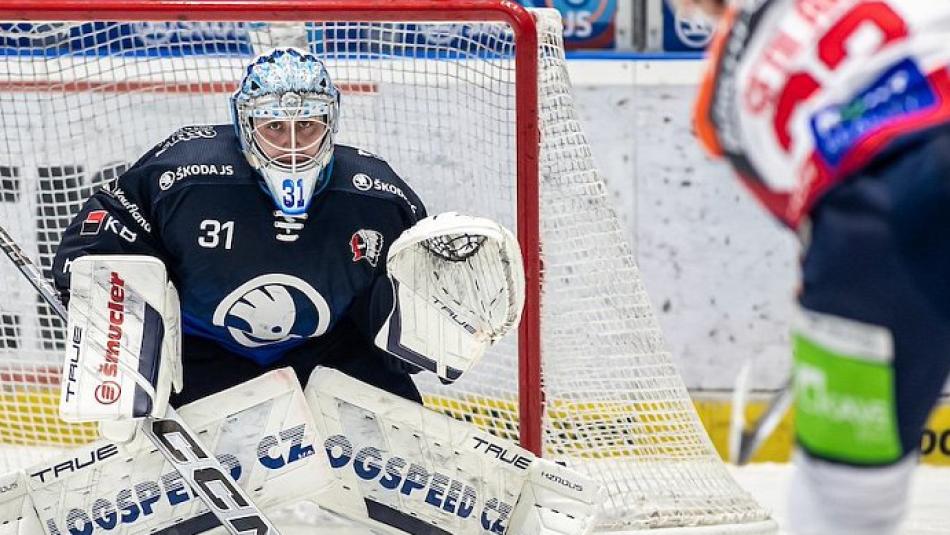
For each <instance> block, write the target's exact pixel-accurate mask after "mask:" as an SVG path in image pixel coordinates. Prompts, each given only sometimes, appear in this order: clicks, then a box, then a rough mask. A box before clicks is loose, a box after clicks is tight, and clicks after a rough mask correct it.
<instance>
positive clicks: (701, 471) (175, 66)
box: [0, 11, 768, 532]
mask: <svg viewBox="0 0 950 535" xmlns="http://www.w3.org/2000/svg"><path fill="white" fill-rule="evenodd" d="M537 15H538V17H537V19H538V27H539V34H540V42H541V46H540V50H539V57H540V60H541V68H540V72H539V77H538V83H539V87H540V102H539V104H540V110H541V117H540V120H541V130H542V147H541V152H540V160H541V167H542V176H541V180H542V183H541V192H542V193H541V210H542V240H541V244H540V245H539V246H540V247H541V250H542V255H543V266H544V274H543V279H544V284H543V297H542V307H541V311H540V312H541V325H542V340H543V343H542V348H541V349H542V351H541V354H542V366H543V384H544V399H545V400H546V410H545V416H544V420H543V423H535V424H531V423H525V424H524V425H543V438H544V448H545V451H544V454H545V455H546V456H548V457H551V458H554V459H556V460H561V461H565V462H567V463H569V464H570V465H571V466H574V467H576V468H578V469H581V470H583V471H585V472H588V473H590V474H591V475H593V476H594V477H596V478H598V479H600V480H601V481H603V482H604V483H605V485H606V487H607V489H608V493H609V499H608V501H607V502H606V503H605V504H604V515H603V526H602V529H603V530H618V531H619V530H625V531H632V530H637V529H646V528H655V527H667V526H702V525H719V524H742V523H744V524H745V525H747V526H748V525H750V524H755V523H757V522H763V521H766V520H767V518H768V517H767V514H766V513H764V512H763V511H762V510H761V509H760V508H759V507H758V505H757V504H756V503H755V502H754V500H752V499H751V497H749V496H748V495H747V494H746V493H745V492H744V491H742V490H741V489H740V488H739V487H738V486H737V485H736V484H735V483H734V482H733V480H732V479H731V477H730V476H729V474H728V473H727V471H726V469H725V467H724V465H723V464H722V463H721V462H720V461H719V459H718V457H717V456H716V454H715V451H714V450H713V448H712V446H711V444H710V442H709V440H708V438H707V437H706V434H705V432H704V430H703V428H702V426H701V424H700V422H699V420H698V418H697V416H696V414H695V412H694V410H693V408H692V405H691V403H690V400H689V396H688V393H687V392H686V390H685V388H684V386H683V384H682V381H681V380H680V378H679V376H678V374H677V372H676V370H675V369H674V367H673V366H672V364H671V362H670V356H669V354H668V353H667V352H666V350H665V349H664V344H663V339H662V334H661V333H660V330H659V328H658V325H657V322H656V318H655V317H654V314H653V312H652V310H651V308H650V304H649V300H648V298H647V296H646V294H645V292H644V290H643V288H642V286H641V284H640V277H639V272H638V270H637V267H636V265H635V264H634V261H633V257H632V254H631V252H630V249H629V247H628V245H627V244H626V243H625V241H624V237H623V233H622V230H621V227H620V224H619V222H618V219H617V217H616V216H615V214H614V212H613V211H612V209H611V208H610V206H609V203H608V200H607V197H606V192H605V188H604V184H603V181H602V180H601V178H600V177H599V176H598V174H597V171H596V169H594V166H593V161H592V158H591V153H590V149H589V146H588V144H587V141H586V138H585V136H584V134H583V132H582V131H581V128H580V126H579V123H578V120H577V116H576V112H575V110H574V106H573V101H572V97H571V92H570V83H569V80H568V78H567V74H566V70H565V63H564V57H563V47H562V44H561V38H560V30H561V25H560V20H559V19H558V17H557V14H556V13H554V12H547V11H545V12H539V13H538V14H537ZM515 42H516V41H515V39H514V37H513V34H512V30H511V28H509V27H508V26H507V25H504V24H495V23H491V24H489V23H481V24H471V23H465V24H462V23H459V24H426V23H399V22H392V23H357V22H353V23H306V24H295V25H268V24H263V23H261V24H246V23H239V24H238V23H177V22H176V23H123V24H116V23H85V24H73V23H70V24H60V23H43V24H25V23H20V24H2V25H0V54H3V55H4V56H5V57H3V58H2V61H0V117H2V126H0V224H2V225H3V226H4V227H5V228H7V230H8V231H9V232H10V233H11V234H12V235H13V237H14V238H15V239H16V240H18V242H19V243H20V244H21V245H22V246H23V247H24V249H26V251H27V253H28V254H29V255H30V256H31V257H32V258H34V260H35V261H36V262H37V263H38V265H39V266H41V268H43V269H44V270H45V273H46V275H47V276H49V271H48V270H49V268H50V265H51V260H52V255H53V252H54V251H55V247H56V244H57V242H58V239H59V235H60V233H61V231H62V229H63V228H64V227H65V225H66V224H67V222H68V221H69V220H70V218H71V216H72V215H73V214H75V213H76V212H77V210H78V208H79V207H80V205H81V203H82V202H83V200H84V199H85V198H86V197H87V196H88V195H89V193H90V192H91V191H92V190H93V189H94V188H96V187H98V186H100V185H101V184H103V183H106V182H108V181H109V180H112V179H114V178H115V177H117V176H118V175H119V174H121V172H122V171H123V170H124V169H125V168H126V167H127V166H128V165H130V163H131V162H134V161H135V160H136V159H137V158H138V157H139V156H140V155H141V154H142V153H144V152H145V151H146V150H147V149H148V148H149V147H151V146H152V145H154V144H155V143H157V142H159V141H160V140H162V139H163V138H165V137H167V136H168V135H169V134H170V133H171V132H173V131H175V130H176V129H177V128H179V127H181V126H183V125H188V124H214V123H225V122H229V120H230V119H229V117H228V110H227V93H228V92H229V91H231V90H232V88H233V87H234V85H235V83H236V81H237V80H238V79H239V78H240V76H241V73H242V67H243V65H244V64H245V63H246V62H247V60H248V59H249V58H250V57H251V56H252V54H253V53H255V52H259V51H261V49H262V48H266V47H268V46H273V45H274V44H294V43H296V44H304V45H306V46H309V48H310V49H311V50H312V51H314V52H315V53H317V54H318V55H320V56H321V57H323V58H325V59H326V60H327V62H328V68H329V71H330V73H331V75H332V76H333V77H334V79H335V81H336V82H337V84H338V85H339V86H340V87H341V89H342V90H343V93H344V95H343V104H342V123H341V129H340V132H341V139H340V141H341V142H342V143H345V144H352V145H355V146H358V147H361V148H364V149H367V150H369V151H372V152H375V153H377V154H380V155H382V156H383V157H384V158H386V159H387V160H388V161H389V162H390V163H391V165H392V166H393V168H394V169H395V170H396V171H397V172H399V173H400V174H401V175H402V176H403V177H404V178H406V180H407V182H409V184H411V185H412V186H413V187H414V189H416V191H417V192H418V193H419V195H420V196H421V198H422V199H423V200H424V201H425V202H426V205H427V208H428V209H429V212H430V213H438V212H441V211H447V210H455V211H459V212H462V213H466V214H471V215H478V216H484V217H489V218H492V219H494V220H496V221H499V222H501V223H503V224H504V225H506V226H507V227H509V228H511V229H515V228H516V219H515V217H516V213H517V210H518V207H517V202H516V166H517V162H518V158H519V156H521V157H528V156H530V155H526V154H525V153H524V152H523V151H522V153H521V154H519V153H518V150H517V149H516V145H515V135H516V121H515V95H516V92H517V91H518V89H519V88H518V86H517V84H516V83H515V65H514V60H513V57H514V56H513V49H514V46H515ZM517 342H518V341H517V337H514V336H512V337H509V338H508V339H506V340H504V341H503V342H502V343H500V344H498V345H497V346H495V347H494V348H493V349H492V350H491V351H490V353H489V354H488V355H487V356H486V357H485V358H484V359H483V361H482V362H481V363H480V364H479V365H478V366H477V368H476V369H474V370H473V371H472V372H470V373H468V374H467V375H465V376H464V377H463V378H462V379H460V380H459V381H458V382H456V383H455V384H454V385H452V386H450V387H444V386H442V385H440V384H439V382H438V381H437V380H436V379H435V378H434V377H433V376H428V377H426V376H424V375H420V376H417V377H418V380H417V382H418V383H419V384H420V387H421V388H422V390H423V391H424V393H425V397H426V403H427V404H428V405H429V406H431V407H433V408H437V409H440V410H444V411H446V412H448V413H450V414H452V415H454V416H456V417H459V418H462V419H465V420H467V421H470V422H472V423H474V424H476V425H479V426H482V427H484V428H485V429H487V430H489V431H490V432H493V433H496V434H498V435H501V436H504V437H506V438H509V439H513V440H518V426H519V418H518V415H517V407H518V404H517V393H518V381H517V374H518V356H517V355H518V352H517ZM62 350H63V333H62V325H61V324H60V322H59V321H58V320H55V319H53V318H52V316H51V314H50V313H49V310H48V309H47V308H46V307H45V306H44V305H42V304H41V303H40V302H39V300H38V297H36V295H35V292H34V290H32V288H31V287H30V286H29V285H28V284H26V283H25V282H24V281H23V280H22V277H21V276H20V275H18V273H17V272H16V270H15V269H13V268H12V266H11V265H8V264H7V263H6V262H4V263H0V366H2V368H0V439H2V440H0V442H3V443H6V444H8V445H18V446H21V447H22V446H32V445H43V446H54V447H68V446H70V445H73V444H76V443H79V442H84V441H87V440H89V439H90V438H92V437H93V436H94V432H93V430H92V429H91V428H88V427H70V426H67V425H66V424H65V423H63V422H61V421H60V420H59V419H58V418H57V417H56V415H55V404H56V401H57V395H58V394H57V392H56V384H57V381H58V379H57V373H58V366H59V362H60V359H61V356H60V355H61V353H62ZM537 387H538V388H540V385H537ZM11 447H12V446H11ZM8 451H14V450H8ZM15 451H16V452H17V453H15V454H10V455H7V456H6V457H5V458H3V457H0V469H4V468H10V467H13V466H17V465H22V464H25V463H26V462H30V461H33V460H34V459H28V458H25V457H24V456H23V455H21V454H20V452H22V451H23V450H22V448H21V449H17V450H15ZM30 451H35V450H33V449H31V450H30ZM4 465H5V466H4ZM766 524H767V523H766ZM763 529H764V530H766V531H768V526H766V527H765V528H763ZM737 532H738V531H737ZM742 532H749V531H745V530H744V531H742Z"/></svg>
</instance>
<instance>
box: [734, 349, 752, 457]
mask: <svg viewBox="0 0 950 535" xmlns="http://www.w3.org/2000/svg"><path fill="white" fill-rule="evenodd" d="M751 375H752V361H751V360H747V361H745V363H743V364H742V368H740V369H739V373H738V374H737V375H736V383H735V386H734V387H733V389H732V414H731V416H730V418H729V462H730V463H732V464H739V450H740V449H741V446H742V440H743V439H742V436H743V433H744V432H745V426H746V420H745V409H746V405H747V404H748V402H749V377H751Z"/></svg>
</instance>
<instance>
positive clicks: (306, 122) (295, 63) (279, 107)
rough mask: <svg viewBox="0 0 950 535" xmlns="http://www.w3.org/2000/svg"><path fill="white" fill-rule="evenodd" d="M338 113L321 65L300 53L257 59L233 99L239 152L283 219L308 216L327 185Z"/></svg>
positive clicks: (335, 95)
mask: <svg viewBox="0 0 950 535" xmlns="http://www.w3.org/2000/svg"><path fill="white" fill-rule="evenodd" d="M339 113H340V92H339V91H338V90H337V88H336V87H335V86H334V85H333V82H332V81H331V80H330V75H329V74H328V73H327V70H326V67H325V66H324V65H323V62H322V61H320V60H319V59H317V57H316V56H314V55H313V54H310V53H307V52H303V51H301V50H298V49H296V48H278V49H276V50H274V51H272V52H269V53H267V54H262V55H261V56H258V58H257V59H255V60H254V62H252V63H251V64H250V65H249V66H248V67H247V72H246V74H245V76H244V79H243V80H241V83H240V85H239V86H238V89H237V91H236V92H235V93H234V95H232V97H231V114H232V116H233V119H234V127H235V129H236V130H237V135H238V139H240V140H241V150H242V151H243V152H244V156H245V157H246V158H247V161H248V162H249V163H250V164H251V167H253V168H254V169H255V170H256V171H257V172H258V173H260V174H261V176H262V177H263V179H264V184H265V185H266V186H267V192H268V193H269V194H270V195H271V197H272V198H273V199H274V202H275V204H276V205H277V207H278V208H279V209H280V210H281V211H282V212H284V213H285V214H288V215H295V214H302V213H304V212H306V211H307V207H309V206H310V201H311V200H312V199H313V197H314V195H316V194H317V193H319V192H320V190H322V189H323V187H324V186H326V184H327V182H328V181H329V177H330V171H331V169H332V161H333V136H334V134H336V132H337V124H338V118H339Z"/></svg>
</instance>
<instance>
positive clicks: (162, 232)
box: [53, 125, 426, 404]
mask: <svg viewBox="0 0 950 535" xmlns="http://www.w3.org/2000/svg"><path fill="white" fill-rule="evenodd" d="M331 165H332V167H331V170H330V177H329V180H328V181H327V183H326V186H325V187H324V188H323V190H322V191H320V192H318V193H317V194H316V196H315V198H314V199H313V201H312V203H311V205H310V207H309V209H308V210H307V212H306V213H305V214H301V215H297V216H287V215H284V214H283V213H282V212H280V211H279V210H277V208H276V205H275V203H274V201H273V199H272V198H271V197H270V195H269V194H268V193H267V191H266V190H265V188H264V186H263V183H262V181H261V179H260V178H259V177H258V175H257V173H256V172H255V171H254V170H253V169H252V168H251V167H250V166H249V164H248V163H247V161H246V160H245V158H244V155H243V154H242V153H241V151H240V145H239V143H238V140H237V138H236V135H235V132H234V128H233V126H231V125H217V126H192V127H185V128H182V129H181V130H179V131H177V132H176V133H175V134H173V135H172V136H171V137H169V138H168V139H166V140H165V141H164V142H162V143H160V144H159V145H157V146H156V147H154V148H153V149H152V150H151V151H149V152H148V153H147V154H146V155H145V156H143V157H142V158H141V159H140V160H139V161H138V162H137V163H135V164H134V165H133V166H132V167H131V168H130V169H129V170H128V171H127V172H126V173H124V174H123V175H122V176H121V177H120V178H119V179H118V180H117V181H116V183H115V184H114V185H111V186H110V187H108V188H104V189H102V190H99V191H97V192H96V193H95V194H93V195H92V196H91V197H90V198H89V200H88V201H87V202H86V204H85V205H84V206H83V208H82V210H81V211H80V212H79V214H78V215H77V216H76V218H75V219H74V220H73V221H72V223H71V224H70V225H69V226H68V227H67V228H66V230H65V232H64V234H63V239H62V241H61V243H60V246H59V249H58V250H57V253H56V258H55V260H54V264H53V270H54V276H55V282H56V285H57V287H58V289H59V290H60V291H61V292H63V294H64V296H68V290H69V266H70V263H71V262H72V261H73V260H75V259H76V258H77V257H79V256H82V255H87V254H141V255H151V256H155V257H157V258H159V259H161V260H163V261H164V262H165V265H166V266H167V268H168V272H169V276H170V278H171V279H172V281H173V282H174V284H175V286H176V288H177V289H178V292H179V296H180V299H181V312H182V328H183V331H184V335H185V337H184V340H183V344H182V345H183V366H184V373H185V391H184V392H182V395H181V396H180V397H179V398H178V400H177V401H178V403H179V404H180V403H182V402H185V401H190V400H191V399H195V398H197V397H202V396H203V395H206V394H210V393H212V392H214V391H217V390H220V389H222V388H226V387H228V386H233V384H237V383H239V382H242V381H243V380H247V379H250V378H251V377H253V376H256V375H259V374H260V373H261V372H263V371H265V370H267V369H271V368H274V367H279V366H285V365H291V366H293V367H294V368H295V369H296V370H297V371H298V375H299V376H300V379H301V381H302V382H305V381H306V379H307V376H308V375H309V370H311V369H312V368H313V367H314V366H316V365H329V366H334V367H338V368H340V369H343V371H346V372H348V373H349V372H352V373H351V375H355V376H358V378H361V379H363V380H364V381H367V382H370V383H373V384H376V385H377V386H381V387H383V388H386V389H388V390H390V391H394V390H395V391H396V392H395V393H399V394H402V395H407V394H406V392H403V391H402V390H403V389H404V388H406V387H410V386H411V381H410V382H409V383H410V384H409V385H396V386H395V387H394V386H392V385H390V384H388V383H391V382H393V381H395V382H396V383H398V382H399V379H398V377H397V378H396V379H393V378H392V377H388V376H387V374H394V375H396V376H399V375H405V374H406V372H408V371H410V370H407V369H405V367H406V366H408V365H403V364H402V363H401V361H398V360H397V359H395V357H392V356H390V355H388V354H387V353H385V352H384V351H382V350H380V349H377V348H376V347H375V346H374V345H373V343H372V339H373V336H374V335H375V333H376V331H377V330H378V329H379V327H380V326H381V325H382V323H383V322H384V320H385V317H386V315H388V313H389V312H390V310H391V308H392V299H393V297H392V288H391V286H390V283H389V281H388V277H387V276H386V263H385V259H386V255H387V252H388V248H389V246H390V244H392V243H393V241H394V240H395V239H396V238H397V237H398V236H399V235H400V234H401V233H402V232H403V231H404V230H405V229H407V228H409V227H410V226H412V225H413V224H415V222H416V221H418V220H419V219H421V218H423V217H425V215H426V214H425V208H424V207H423V205H422V202H421V201H420V200H419V198H418V197H417V196H416V194H415V193H414V192H413V191H412V190H411V189H410V188H409V187H408V186H407V185H406V183H405V182H403V181H402V179H400V177H399V176H398V175H396V173H395V172H394V171H393V170H392V168H390V166H389V165H388V164H387V163H386V162H385V161H383V160H382V159H380V158H379V157H377V156H375V155H373V154H370V153H368V152H365V151H363V150H359V149H355V148H352V147H347V146H340V145H338V146H336V148H335V152H334V158H333V161H332V164H331ZM356 368H360V369H361V370H363V371H354V370H356ZM412 371H414V370H412ZM361 374H362V375H363V377H359V376H360V375H361ZM367 375H368V376H367ZM198 376H203V377H198ZM406 380H408V376H406ZM410 390H414V389H412V388H410ZM407 396H408V397H414V398H415V397H418V396H417V393H415V394H413V392H409V394H408V395H407ZM173 401H174V400H173Z"/></svg>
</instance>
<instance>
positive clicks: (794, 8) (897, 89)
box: [695, 0, 950, 227]
mask: <svg viewBox="0 0 950 535" xmlns="http://www.w3.org/2000/svg"><path fill="white" fill-rule="evenodd" d="M948 65H950V2H946V1H943V0H941V1H939V2H931V1H926V0H879V1H859V0H746V2H745V5H744V6H743V7H741V8H738V9H735V10H733V11H731V12H730V13H729V14H728V15H727V17H726V19H725V20H724V21H723V23H722V25H721V27H720V33H719V35H718V36H717V40H716V41H715V43H714V45H713V47H712V49H711V53H710V67H709V71H708V73H707V76H706V79H705V80H704V82H703V86H702V90H701V92H700V96H699V100H698V102H697V106H696V116H695V125H696V130H697V133H698V134H699V137H700V139H701V140H702V141H703V144H704V145H705V146H706V148H707V149H708V150H709V151H710V152H712V153H713V154H716V155H719V156H725V157H726V158H728V159H729V161H730V162H731V163H732V165H733V167H734V168H735V170H736V172H737V173H738V174H739V175H740V177H741V178H742V179H743V180H744V181H745V182H746V184H747V185H749V187H750V189H751V190H752V191H753V192H754V193H755V194H756V196H757V197H758V198H759V199H760V200H761V201H762V202H763V203H764V204H765V205H766V206H767V207H768V208H769V210H770V211H771V212H772V213H773V214H775V216H776V217H778V218H779V219H781V220H782V221H784V222H785V223H787V224H788V225H790V226H792V227H796V226H797V225H798V223H799V222H800V221H801V219H802V218H803V217H805V216H806V215H807V214H808V211H809V210H810V208H811V207H812V206H813V205H814V203H815V201H816V200H817V199H819V198H820V197H821V195H822V194H823V193H824V192H826V191H827V190H828V189H829V188H830V187H831V186H833V185H834V184H836V183H838V182H840V181H841V180H843V179H846V178H847V177H848V176H849V175H851V174H853V173H854V172H855V171H858V170H860V169H861V168H862V167H863V166H865V165H866V164H867V163H868V162H869V161H870V160H871V159H872V158H874V156H876V155H877V154H879V153H880V152H881V151H882V150H883V149H885V148H886V147H888V146H889V145H891V144H892V143H893V142H894V141H895V140H897V139H899V138H902V137H904V136H907V135H909V134H914V133H918V132H921V131H923V130H925V129H928V128H932V127H935V126H938V125H942V124H950V73H948Z"/></svg>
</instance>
